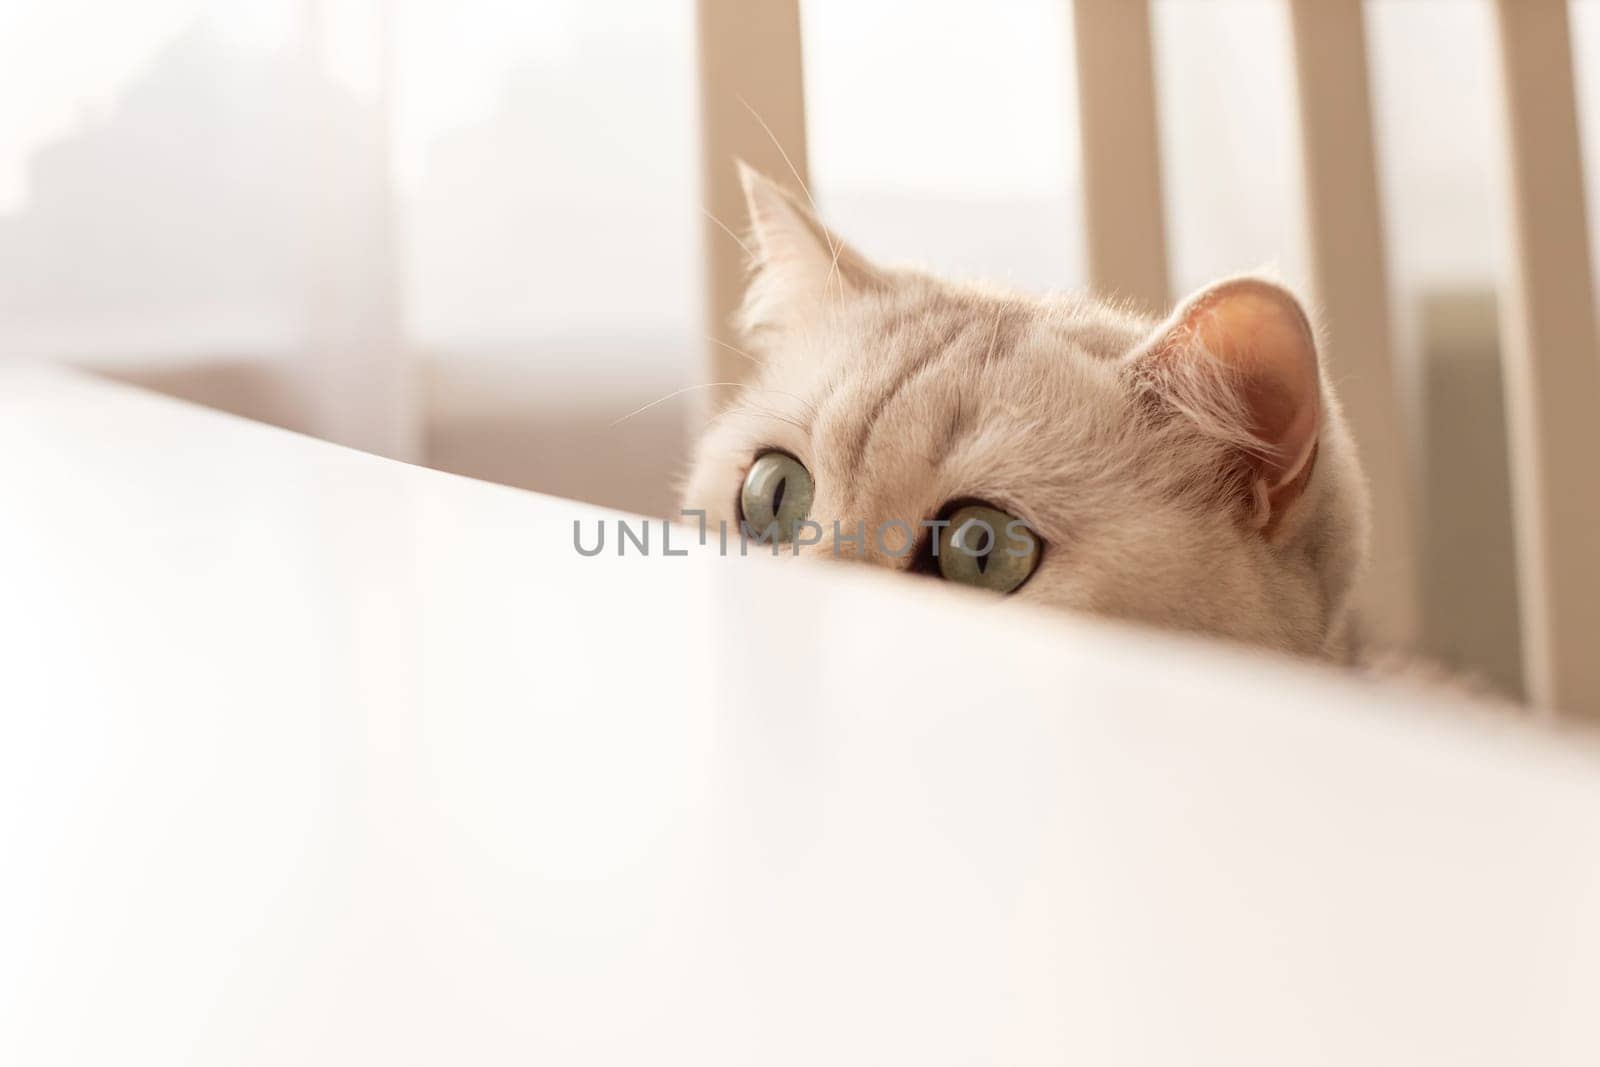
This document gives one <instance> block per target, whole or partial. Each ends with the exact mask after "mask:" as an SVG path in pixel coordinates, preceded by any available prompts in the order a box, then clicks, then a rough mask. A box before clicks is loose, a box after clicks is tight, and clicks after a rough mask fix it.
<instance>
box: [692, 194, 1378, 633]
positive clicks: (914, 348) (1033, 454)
mask: <svg viewBox="0 0 1600 1067" xmlns="http://www.w3.org/2000/svg"><path fill="white" fill-rule="evenodd" d="M745 181H746V192H747V195H748V199H749V202H750V208H751V218H752V226H753V229H754V236H755V244H754V245H753V247H755V248H757V249H758V250H759V252H758V255H759V256H760V259H759V261H758V262H757V263H756V264H755V265H754V274H753V276H752V281H751V285H750V288H749V293H748V296H747V301H746V304H745V308H744V311H743V314H742V317H741V328H742V331H743V333H744V336H745V338H746V343H747V344H748V345H749V346H750V347H751V349H752V351H753V352H754V354H755V355H757V357H758V358H760V359H761V360H762V361H763V363H764V366H763V369H762V370H761V372H760V373H759V374H758V375H757V377H756V379H755V380H754V381H753V382H752V383H751V384H750V385H749V386H747V387H745V388H744V389H742V390H741V391H740V393H739V395H738V397H737V398H736V399H735V400H734V401H733V402H732V403H731V405H730V406H729V407H728V408H727V409H725V410H724V411H723V412H722V413H721V414H720V415H718V416H717V417H716V418H715V419H714V420H713V422H712V424H711V425H710V426H709V427H708V429H707V430H706V432H705V434H704V435H703V437H702V438H701V440H700V441H699V442H698V446H697V449H696V452H695V456H694V460H693V465H692V469H691V472H690V475H689V478H688V482H687V485H686V488H685V492H684V506H685V507H686V508H701V509H704V510H705V511H706V513H707V515H708V518H709V521H710V522H712V523H713V524H715V523H716V522H717V521H719V520H720V521H723V522H726V523H728V524H729V525H730V527H733V526H736V524H737V522H738V510H737V499H738V495H739V490H740V485H741V483H742V481H743V478H744V474H745V471H746V470H747V469H748V466H749V464H750V462H751V461H752V459H753V458H754V457H755V456H756V455H757V454H758V453H760V452H762V451H764V450H766V449H771V448H778V449H783V450H786V451H788V452H790V453H792V454H793V455H795V456H796V457H797V458H799V459H800V460H801V462H803V463H804V464H805V465H806V467H807V468H808V469H809V470H810V472H811V474H812V476H813V478H814V480H815V483H816V497H815V501H814V503H813V506H812V512H811V517H812V518H813V519H814V520H816V521H818V522H820V523H821V524H822V525H823V527H824V528H825V530H826V531H827V533H826V534H825V536H824V538H823V541H822V543H821V544H820V545H816V546H808V547H806V548H804V549H803V550H802V551H801V554H802V555H807V556H813V557H817V558H824V559H827V558H833V556H834V554H835V548H834V545H833V536H832V523H833V521H834V520H838V521H839V523H840V525H841V526H842V527H844V528H845V529H847V530H848V529H851V528H854V526H855V525H856V524H857V523H858V522H865V523H866V524H867V526H868V528H869V529H871V528H874V527H876V526H877V525H878V524H881V523H884V522H887V521H889V520H900V521H902V522H906V523H909V524H911V525H913V526H914V525H915V524H916V523H917V522H918V520H920V519H923V518H931V517H933V516H934V515H935V514H937V513H938V511H939V509H940V508H941V507H942V506H943V505H944V504H945V503H946V502H948V501H950V500H954V499H958V498H976V499H980V500H984V501H987V502H990V503H992V504H994V505H995V506H998V507H1000V508H1003V509H1005V510H1007V511H1010V512H1012V513H1013V514H1015V515H1017V516H1019V517H1021V518H1023V519H1024V520H1026V521H1027V523H1028V524H1029V526H1030V527H1031V528H1032V529H1033V530H1034V531H1035V533H1036V535H1037V536H1038V537H1039V538H1041V539H1042V541H1043V542H1044V544H1045V549H1044V553H1043V557H1042V559H1041V562H1040V564H1039V568H1038V570H1037V571H1036V572H1035V574H1034V575H1033V577H1032V578H1031V579H1029V581H1028V582H1027V583H1026V584H1025V585H1023V586H1022V587H1021V588H1020V589H1019V590H1017V591H1016V592H1015V593H1014V594H1012V595H1013V597H1014V598H1015V599H1016V600H1019V601H1025V602H1030V603H1036V604H1043V605H1049V606H1052V607H1057V608H1064V609H1071V610H1079V611H1089V612H1095V613H1099V614H1104V615H1108V616H1113V617H1117V618H1121V619H1129V620H1136V621H1140V622H1146V623H1151V624H1155V625H1160V626H1165V627H1172V628H1177V629H1182V630H1188V631H1195V632H1200V633H1205V634H1212V635H1217V636H1221V637H1226V638H1232V639H1237V640H1240V641H1246V642H1250V643H1254V644H1259V645H1264V646H1270V647H1273V648H1277V649H1282V650H1285V651H1290V652H1296V653H1302V654H1311V655H1318V656H1325V657H1329V658H1334V659H1341V660H1342V659H1346V658H1347V657H1348V655H1349V644H1348V642H1349V638H1348V631H1349V605H1348V601H1349V595H1350V590H1351V587H1352V584H1353V582H1354V580H1355V576H1356V573H1357V570H1358V568H1359V567H1360V565H1361V563H1362V561H1363V558H1364V555H1365V551H1366V539H1367V534H1366V531H1367V509H1368V503H1367V494H1366V488H1365V484H1364V481H1363V478H1362V475H1361V472H1360V468H1359V465H1358V462H1357V458H1356V453H1355V449H1354V446H1353V444H1352V442H1351V439H1350V435H1349V432H1348V429H1347V428H1346V426H1345V423H1344V420H1343V418H1342V416H1341V414H1340V411H1339V405H1338V401H1337V398H1336V397H1335V396H1334V395H1333V391H1332V389H1331V387H1330V386H1329V385H1328V383H1327V380H1326V375H1325V372H1324V373H1323V374H1322V381H1321V389H1322V395H1321V397H1320V402H1321V414H1320V432H1319V434H1318V437H1317V440H1316V449H1317V453H1316V460H1315V465H1314V467H1313V468H1312V471H1311V474H1310V477H1309V480H1308V481H1307V482H1306V483H1305V488H1304V490H1303V492H1301V493H1300V494H1299V496H1298V498H1296V499H1295V500H1294V501H1293V503H1291V504H1290V505H1289V506H1288V507H1287V509H1286V510H1285V511H1284V513H1283V514H1282V516H1281V521H1278V522H1277V523H1276V524H1275V526H1274V528H1273V529H1271V530H1270V532H1268V533H1264V532H1263V531H1262V530H1261V529H1259V528H1258V526H1259V523H1255V524H1253V523H1252V521H1251V519H1250V516H1249V515H1248V514H1247V512H1248V510H1249V509H1248V508H1246V509H1244V512H1246V513H1242V512H1241V508H1240V507H1239V506H1238V501H1239V499H1240V494H1241V492H1246V491H1248V487H1244V486H1241V485H1240V484H1239V483H1238V479H1239V477H1240V475H1239V473H1238V471H1239V470H1240V466H1239V463H1238V458H1239V456H1240V454H1241V452H1250V451H1257V452H1259V451H1262V450H1264V449H1265V450H1270V447H1271V446H1270V443H1263V442H1261V441H1259V440H1257V439H1256V438H1255V437H1253V435H1252V431H1251V429H1250V428H1249V427H1250V420H1249V413H1248V411H1247V410H1245V408H1246V405H1245V403H1244V401H1243V400H1242V399H1241V396H1240V393H1239V390H1238V389H1236V388H1235V384H1236V378H1235V377H1232V376H1230V373H1229V372H1228V371H1227V369H1226V368H1225V367H1222V366H1221V365H1220V364H1218V365H1216V366H1214V367H1211V368H1210V369H1209V370H1208V364H1205V363H1181V364H1162V365H1160V366H1157V365H1154V364H1152V362H1151V361H1150V360H1149V358H1148V353H1149V352H1150V350H1151V348H1152V346H1153V345H1154V344H1156V343H1157V342H1158V341H1159V339H1160V338H1161V337H1163V336H1165V332H1166V331H1170V329H1171V323H1170V322H1169V323H1168V324H1165V325H1164V324H1162V323H1159V322H1157V321H1155V320H1151V319H1147V318H1144V317H1141V316H1139V315H1136V314H1132V313H1130V312H1128V311H1126V310H1123V309H1120V308H1118V307H1116V306H1114V305H1112V304H1109V303H1106V302H1104V301H1100V300H1096V299H1092V298H1090V297H1087V296H1070V295H1053V296H1046V297H1032V296H1021V295H1017V294H1014V293H1005V292H1000V291H996V290H990V289H985V288H979V287H975V286H969V285H958V284H954V283H951V282H947V281H943V280H940V279H937V278H934V277H931V276H928V275H926V274H923V273H920V272H917V271H912V270H903V269H896V270H887V269H882V268H878V267H875V266H873V265H871V264H869V263H868V262H867V261H866V260H864V259H863V258H862V257H860V255H859V254H858V253H856V252H854V251H853V250H850V249H849V248H847V247H846V246H844V245H843V244H842V243H841V242H839V241H838V239H837V238H836V237H833V236H832V235H831V234H829V233H828V232H827V231H825V230H823V229H822V227H821V225H820V224H819V223H817V221H816V220H815V219H814V218H813V217H812V216H811V215H810V213H809V212H808V211H807V210H806V209H805V208H804V207H803V206H801V205H800V204H799V203H798V202H797V201H795V200H794V199H793V198H792V197H791V196H789V195H788V194H787V193H785V192H783V191H782V190H780V189H779V188H778V187H777V186H776V185H775V184H773V183H771V182H770V181H768V180H767V179H764V178H761V177H760V176H759V175H755V174H754V173H753V172H746V174H745ZM1180 312H1181V307H1180ZM1213 371H1214V372H1213ZM839 554H840V555H841V556H856V557H857V558H863V559H865V560H866V561H867V562H871V563H877V564H880V565H886V566H896V567H904V566H906V565H907V562H908V560H906V559H895V558H893V557H891V556H888V555H886V554H884V553H883V552H881V551H879V550H878V548H877V547H876V546H875V545H873V544H872V543H871V539H870V538H869V543H868V544H867V546H866V548H865V551H864V552H860V553H858V552H857V551H856V549H855V548H854V546H845V547H843V548H842V549H840V550H839Z"/></svg>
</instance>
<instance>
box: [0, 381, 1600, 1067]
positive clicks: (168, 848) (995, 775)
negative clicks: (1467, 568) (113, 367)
mask: <svg viewBox="0 0 1600 1067" xmlns="http://www.w3.org/2000/svg"><path fill="white" fill-rule="evenodd" d="M600 514H601V513H599V512H597V511H594V510H593V509H590V508H587V507H584V506H581V505H576V504H572V503H569V502H566V501H562V500H555V499H548V498H542V497H538V496H534V495H530V494H527V493H522V492H515V491H511V490H507V489H503V488H497V487H493V486H489V485H483V484H478V483H474V482H471V481H467V480H463V479H460V478H454V477H450V476H446V475H442V474H438V473H434V472H430V471H426V470H420V469H415V468H412V467H407V466H403V465H399V464H396V463H391V462H388V461H385V460H381V459H376V458H373V457H370V456H366V455H361V454H358V453H355V452H350V451H346V450H343V449H339V448H335V447H332V446H329V445H325V444H322V443H319V442H316V441H312V440H308V439H305V438H300V437H296V436H293V435H290V434H287V433H282V432H279V431H276V430H272V429H268V428H264V427H261V426H257V425H253V424H250V423H247V422H243V421H240V420H236V419H233V418H229V417H226V416H222V415H217V414H213V413H209V412H205V411H201V410H199V409H195V408H190V407H187V406H184V405H181V404H178V403H176V402H172V401H168V400H164V399H158V398H155V397H151V396H147V395H143V394H141V393H138V392H135V391H132V390H129V389H125V388H121V387H115V386H110V385H105V384H100V383H96V382H93V381H90V380H87V379H80V378H75V377H71V376H67V375H63V374H55V373H44V372H9V373H4V374H0V668H3V669H0V865H3V866H0V1063H4V1064H16V1065H28V1067H32V1065H38V1064H56V1063H64V1064H112V1063H115V1064H119V1065H122V1064H163V1065H165V1064H177V1063H195V1064H287V1063H295V1064H358V1063H371V1064H385V1065H390V1064H412V1063H416V1064H437V1063H461V1064H502V1063H503V1064H607V1065H618V1067H620V1065H639V1064H665V1063H670V1064H680V1063H681V1064H694V1065H697V1067H699V1065H730V1067H731V1065H735V1064H737V1065H748V1064H763V1065H765V1064H773V1065H788V1064H793V1065H807V1067H811V1065H819V1064H829V1065H834V1064H863V1065H865V1064H873V1065H881V1064H908V1065H909V1064H915V1065H918V1067H931V1065H943V1064H951V1065H955V1064H961V1065H969V1064H1005V1065H1016V1067H1023V1065H1033V1064H1063V1063H1075V1064H1086V1065H1087V1064H1095V1065H1102V1064H1151V1065H1155V1064H1160V1065H1171V1064H1219V1065H1228V1067H1237V1065H1241V1064H1262V1065H1268V1064H1270V1065H1273V1067H1281V1065H1300V1064H1338V1065H1341V1067H1346V1065H1362V1067H1372V1065H1376V1064H1397V1065H1407V1067H1413V1065H1417V1064H1424V1063H1427V1064H1435V1063H1436V1064H1451V1065H1460V1064H1485V1065H1489V1064H1492V1065H1495V1067H1504V1065H1510V1064H1517V1065H1524V1064H1526V1065H1555V1064H1584V1065H1586V1067H1592V1065H1593V1064H1595V1063H1600V757H1597V756H1596V753H1595V752H1594V751H1592V750H1589V749H1585V748H1583V747H1581V746H1578V745H1574V744H1572V743H1571V742H1564V741H1559V740H1557V739H1554V738H1552V737H1549V736H1546V735H1544V734H1542V733H1539V732H1538V731H1536V730H1535V729H1533V728H1531V727H1524V726H1521V725H1518V724H1514V723H1502V722H1499V721H1498V720H1495V719H1492V718H1485V717H1483V716H1481V715H1476V714H1468V713H1463V712H1460V711H1458V710H1457V711H1453V710H1448V709H1438V708H1427V707H1420V706H1418V703H1417V701H1416V700H1415V699H1414V698H1409V697H1401V696H1398V695H1395V694H1392V693H1385V692H1383V691H1380V690H1378V689H1375V688H1371V687H1365V686H1361V685H1358V684H1356V683H1354V682H1351V681H1348V680H1344V679H1340V678H1336V677H1333V676H1328V675H1323V674H1320V673H1317V672H1313V671H1310V670H1302V669H1298V668H1294V667H1290V666H1288V665H1285V664H1281V663H1276V662H1272V661H1267V660H1255V659H1249V658H1246V657H1244V656H1242V655H1239V654H1236V653H1231V652H1225V651H1218V650H1212V649H1207V648H1204V647H1201V646H1198V645H1195V644H1190V643H1186V642H1181V641H1178V640H1174V639H1168V638H1163V637H1159V636H1155V635H1147V634H1142V633H1136V632H1128V631H1123V630H1119V629H1115V628H1111V627H1106V626H1102V625H1096V624H1092V623H1088V622H1084V621H1077V620H1072V619H1068V618H1058V617H1053V616H1044V615H1036V614H1032V613H1029V612H1026V611H1022V610H1018V609H1016V608H1015V606H1012V605H1005V604H1002V603H1000V602H997V601H991V600H989V599H987V598H982V597H978V596H962V595H959V594H957V593H954V592H952V591H950V590H947V589H943V588H940V587H937V586H936V585H935V584H934V583H932V582H914V581H909V580H903V579H895V578H892V577H889V576H886V575H881V574H877V573H873V572H869V571H868V570H867V569H865V568H859V567H827V566H816V567H813V566H808V565H805V564H793V563H773V562H772V561H770V560H743V561H741V560H738V559H729V560H725V559H717V558H713V557H710V556H707V555H705V554H696V555H694V556H691V557H690V558H671V559H668V558H663V557H661V556H659V555H654V556H651V557H649V558H643V559H641V558H637V557H630V558H627V559H617V558H616V557H615V556H614V555H611V554H610V548H609V544H608V554H607V555H606V556H605V557H601V558H595V559H585V558H581V557H579V556H578V555H577V554H576V552H575V551H574V550H573V547H572V522H573V520H574V518H579V519H583V520H584V521H585V522H586V523H592V522H593V521H594V520H595V519H596V518H597V517H599V516H600ZM587 529H592V526H586V530H587ZM655 533H656V534H657V535H659V527H658V528H657V529H656V531H655Z"/></svg>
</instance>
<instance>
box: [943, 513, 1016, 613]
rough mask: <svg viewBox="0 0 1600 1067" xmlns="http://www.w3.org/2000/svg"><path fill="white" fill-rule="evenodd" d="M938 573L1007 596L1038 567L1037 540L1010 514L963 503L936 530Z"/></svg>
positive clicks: (951, 579) (954, 580)
mask: <svg viewBox="0 0 1600 1067" xmlns="http://www.w3.org/2000/svg"><path fill="white" fill-rule="evenodd" d="M938 547H939V573H940V574H942V575H944V576H945V577H946V578H947V579H949V580H950V581H952V582H961V583H963V584H965V585H975V586H977V587H979V588H980V589H992V590H994V591H995V592H997V593H1009V592H1011V591H1012V590H1013V589H1015V588H1017V586H1019V585H1021V584H1022V583H1023V582H1025V581H1027V580H1028V575H1030V574H1032V573H1033V569H1034V568H1035V567H1037V566H1038V565H1039V539H1038V538H1037V537H1035V536H1034V534H1033V531H1032V530H1030V529H1028V527H1027V525H1026V524H1025V523H1023V521H1022V520H1021V519H1019V518H1017V517H1016V516H1015V515H1008V514H1006V513H1005V512H1003V511H1001V510H1000V509H999V508H991V507H989V506H988V505H987V504H967V505H965V506H963V507H959V508H957V509H956V510H955V511H953V512H951V513H950V525H948V526H944V527H940V529H939V546H938Z"/></svg>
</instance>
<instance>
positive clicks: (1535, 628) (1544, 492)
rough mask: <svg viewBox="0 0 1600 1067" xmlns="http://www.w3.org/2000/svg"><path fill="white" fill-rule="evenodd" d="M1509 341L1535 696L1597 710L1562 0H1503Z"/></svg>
mask: <svg viewBox="0 0 1600 1067" xmlns="http://www.w3.org/2000/svg"><path fill="white" fill-rule="evenodd" d="M1498 9H1499V25H1500V55H1501V63H1502V68H1503V73H1504V78H1505V84H1504V91H1505V103H1506V130H1507V138H1506V145H1507V147H1508V150H1509V154H1510V160H1509V162H1510V171H1511V181H1510V192H1511V211H1510V216H1511V231H1512V248H1513V251H1514V259H1513V264H1512V269H1511V270H1510V271H1509V272H1508V277H1507V279H1506V294H1505V312H1506V313H1505V315H1504V316H1503V319H1502V331H1501V339H1502V345H1503V348H1504V359H1505V381H1506V404H1507V423H1508V426H1509V429H1510V436H1511V446H1512V456H1511V460H1512V466H1511V473H1512V484H1513V489H1514V499H1515V503H1516V531H1517V563H1518V576H1519V585H1520V591H1521V598H1522V614H1523V620H1522V635H1523V662H1524V664H1525V669H1526V671H1527V681H1528V693H1529V696H1530V697H1531V698H1533V699H1535V700H1537V701H1540V702H1544V703H1548V704H1551V705H1554V706H1555V707H1557V708H1560V709H1563V710H1566V711H1571V712H1576V713H1581V714H1582V715H1585V716H1587V717H1589V718H1591V719H1595V718H1600V552H1597V543H1600V475H1597V474H1596V464H1597V463H1600V416H1597V414H1596V412H1597V409H1600V345H1597V342H1596V333H1595V307H1594V288H1593V274H1592V271H1591V264H1590V260H1589V243H1588V241H1589V236H1588V235H1589V228H1588V225H1587V223H1586V212H1585V209H1584V190H1583V172H1582V158H1581V154H1580V149H1579V142H1578V121H1577V107H1576V101H1575V99H1574V93H1573V80H1572V45H1571V40H1570V37H1569V33H1568V25H1567V4H1566V0H1500V2H1499V5H1498Z"/></svg>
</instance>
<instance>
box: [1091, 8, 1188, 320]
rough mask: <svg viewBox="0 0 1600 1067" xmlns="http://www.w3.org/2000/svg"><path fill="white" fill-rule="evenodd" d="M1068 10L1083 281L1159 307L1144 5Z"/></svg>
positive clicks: (1161, 244) (1157, 180) (1157, 177)
mask: <svg viewBox="0 0 1600 1067" xmlns="http://www.w3.org/2000/svg"><path fill="white" fill-rule="evenodd" d="M1072 9H1073V19H1074V22H1073V25H1074V36H1075V40H1076V51H1077V68H1078V127H1079V136H1080V138H1081V140H1082V145H1083V196H1084V216H1085V230H1086V233H1087V242H1088V260H1089V285H1090V287H1091V288H1093V289H1094V290H1095V291H1096V292H1100V293H1104V294H1106V295H1114V296H1119V297H1123V298H1126V299H1129V300H1132V301H1133V302H1135V303H1136V304H1140V305H1143V306H1144V307H1145V308H1146V309H1147V310H1149V311H1153V312H1155V311H1162V310H1165V308H1166V304H1167V300H1168V291H1167V243H1166V228H1165V225H1164V215H1163V210H1164V209H1163V206H1162V199H1161V153H1160V148H1159V145H1158V143H1157V140H1156V99H1155V80H1154V77H1153V74H1152V63H1151V45H1150V9H1149V5H1148V4H1146V3H1145V2H1144V0H1075V2H1074V3H1073V5H1072Z"/></svg>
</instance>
